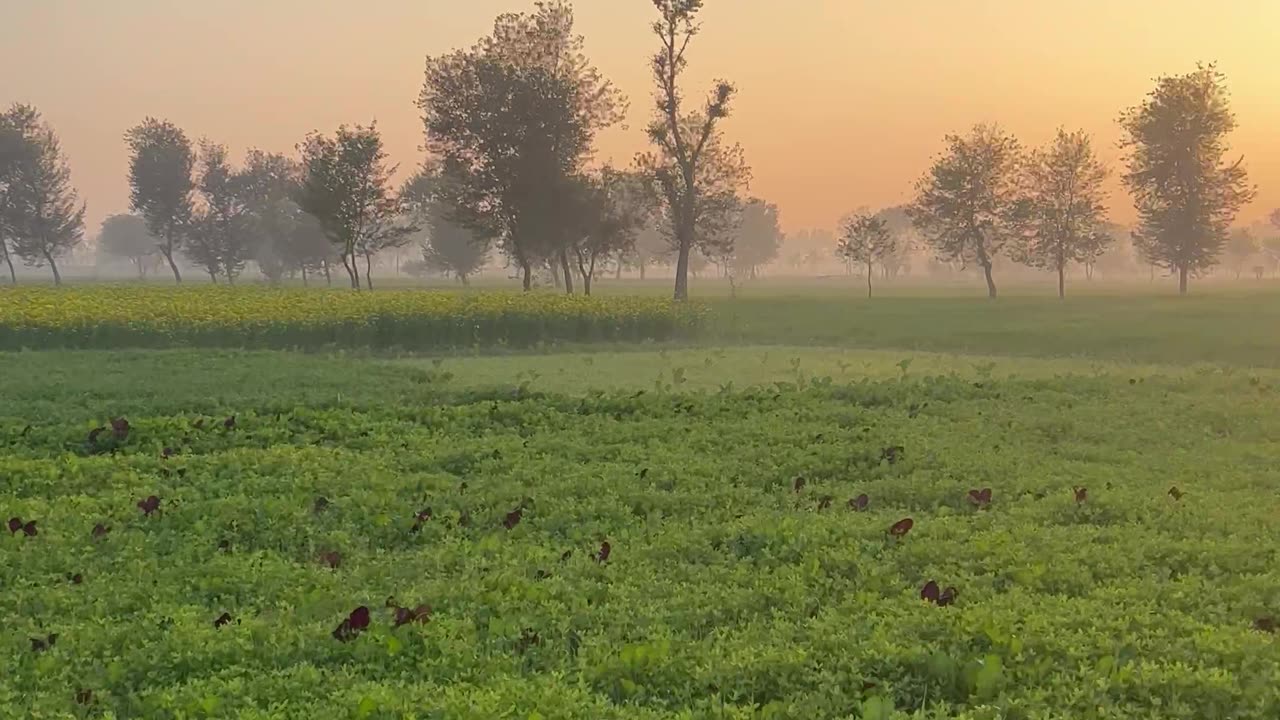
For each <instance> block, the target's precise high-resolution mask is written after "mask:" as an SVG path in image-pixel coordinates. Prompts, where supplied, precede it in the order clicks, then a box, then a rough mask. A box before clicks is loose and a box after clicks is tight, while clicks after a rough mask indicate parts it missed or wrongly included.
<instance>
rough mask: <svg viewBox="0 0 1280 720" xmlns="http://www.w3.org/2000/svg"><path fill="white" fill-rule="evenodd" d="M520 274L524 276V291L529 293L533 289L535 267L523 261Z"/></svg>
mask: <svg viewBox="0 0 1280 720" xmlns="http://www.w3.org/2000/svg"><path fill="white" fill-rule="evenodd" d="M520 274H521V275H523V276H524V281H523V285H524V291H525V292H529V291H530V290H532V289H533V267H532V266H531V265H530V264H529V263H528V262H524V261H522V262H521V263H520Z"/></svg>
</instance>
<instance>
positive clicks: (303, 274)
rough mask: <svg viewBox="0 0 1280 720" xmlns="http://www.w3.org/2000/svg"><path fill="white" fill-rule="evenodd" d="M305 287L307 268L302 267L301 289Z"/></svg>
mask: <svg viewBox="0 0 1280 720" xmlns="http://www.w3.org/2000/svg"><path fill="white" fill-rule="evenodd" d="M306 286H307V266H306V265H303V266H302V287H306Z"/></svg>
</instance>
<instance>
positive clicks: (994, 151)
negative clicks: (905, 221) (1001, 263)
mask: <svg viewBox="0 0 1280 720" xmlns="http://www.w3.org/2000/svg"><path fill="white" fill-rule="evenodd" d="M946 142H947V150H946V152H945V153H944V154H943V155H942V156H941V157H939V158H937V159H936V160H935V161H934V164H933V166H932V167H931V168H929V171H928V172H927V173H926V174H925V175H924V177H922V178H921V179H920V180H919V181H918V182H917V183H916V200H915V203H914V204H912V206H911V209H910V215H911V220H912V221H913V222H914V223H915V225H916V228H917V229H918V230H919V231H920V234H921V235H922V236H923V237H924V239H925V241H926V242H928V243H929V244H930V245H931V246H932V247H933V249H934V251H935V252H936V253H937V254H938V256H939V257H940V258H941V259H943V260H946V261H951V262H954V261H959V262H961V263H964V264H966V265H968V264H976V265H977V266H979V267H981V268H982V271H983V274H984V276H985V277H986V281H987V295H988V296H989V297H992V298H994V297H995V296H996V285H995V281H994V280H993V279H992V276H991V269H992V267H993V265H994V263H995V259H996V257H997V256H999V255H1000V254H1001V252H1002V251H1003V249H1004V246H1005V245H1006V244H1007V243H1008V242H1009V241H1010V240H1013V239H1015V238H1016V237H1017V236H1018V235H1019V234H1020V233H1021V231H1022V224H1023V219H1024V214H1025V211H1026V209H1025V203H1024V202H1023V197H1022V188H1021V183H1020V180H1021V174H1020V170H1021V168H1022V147H1021V145H1020V144H1019V143H1018V140H1017V139H1016V138H1014V137H1013V136H1012V135H1009V134H1007V133H1005V132H1004V131H1003V130H1001V129H1000V128H999V127H997V126H995V125H976V126H974V128H973V130H972V131H971V132H970V133H969V135H967V136H964V137H962V136H959V135H948V136H947V137H946Z"/></svg>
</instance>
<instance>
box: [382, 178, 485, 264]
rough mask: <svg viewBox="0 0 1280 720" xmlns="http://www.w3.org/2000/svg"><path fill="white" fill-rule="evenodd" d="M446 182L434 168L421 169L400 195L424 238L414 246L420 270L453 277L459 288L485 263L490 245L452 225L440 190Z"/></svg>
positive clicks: (449, 210) (463, 228)
mask: <svg viewBox="0 0 1280 720" xmlns="http://www.w3.org/2000/svg"><path fill="white" fill-rule="evenodd" d="M445 182H447V180H446V179H445V178H443V177H442V176H441V175H440V174H439V171H438V169H435V168H432V169H424V170H421V171H419V172H418V174H416V175H414V176H413V177H411V178H409V180H408V181H406V182H405V186H404V189H403V190H401V193H400V194H401V196H402V197H403V198H405V202H406V205H407V206H408V207H409V209H410V211H411V212H412V213H414V215H415V216H416V218H417V220H418V224H419V226H420V227H421V229H422V230H423V231H425V236H424V237H423V238H422V239H421V240H420V242H419V244H418V246H419V248H420V249H421V250H422V262H423V267H424V268H425V269H427V270H431V271H436V272H443V273H447V274H449V275H452V276H454V277H455V278H457V279H458V282H460V283H462V284H463V286H467V285H469V284H470V277H471V276H472V275H474V274H476V273H477V272H479V271H480V268H482V267H484V264H485V263H486V262H488V260H489V248H490V242H489V241H488V239H486V238H483V237H477V236H476V234H475V233H474V232H472V231H471V230H470V229H469V228H467V227H465V226H463V225H462V224H460V223H458V222H455V221H454V220H453V217H455V215H456V213H455V210H454V208H452V207H451V206H450V205H449V204H448V200H447V199H446V198H447V197H448V196H449V194H448V193H446V192H443V191H442V190H441V189H440V185H441V184H442V183H445Z"/></svg>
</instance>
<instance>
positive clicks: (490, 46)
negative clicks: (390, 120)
mask: <svg viewBox="0 0 1280 720" xmlns="http://www.w3.org/2000/svg"><path fill="white" fill-rule="evenodd" d="M418 106H419V107H420V108H421V109H422V111H423V122H424V128H425V130H426V137H427V145H428V147H429V148H430V149H431V150H432V151H433V152H434V153H435V154H436V155H437V156H438V157H439V159H440V162H441V165H442V167H441V171H442V173H443V174H444V175H445V176H446V177H448V178H449V179H450V182H448V183H445V184H443V185H441V187H440V189H441V190H442V191H445V192H447V193H448V196H447V197H445V198H443V199H444V200H445V202H446V203H447V204H448V205H449V206H451V207H452V208H453V211H454V214H455V215H456V217H455V218H453V219H454V220H455V221H456V222H459V223H461V224H462V225H464V226H466V227H468V228H470V229H471V230H472V231H473V232H475V233H476V235H477V236H479V237H482V238H485V239H491V240H493V241H496V242H497V244H498V247H499V248H500V249H501V250H502V252H503V253H505V254H506V255H507V257H508V258H510V259H511V260H512V261H513V263H514V264H515V265H516V266H517V267H518V268H519V269H520V272H521V275H522V278H523V284H524V288H525V290H529V289H530V288H531V287H532V282H533V277H532V276H533V269H534V267H535V266H538V265H541V264H542V263H544V262H548V261H553V262H556V263H558V265H559V266H560V267H561V268H562V271H563V272H564V273H565V275H566V276H569V277H571V276H570V275H569V252H570V247H571V244H572V242H573V240H574V238H573V237H571V236H570V234H569V233H568V232H567V231H566V228H568V227H569V226H571V225H572V224H573V220H574V218H573V211H574V209H575V208H577V207H578V206H579V202H578V201H579V200H580V192H579V190H580V187H581V186H580V183H579V182H578V178H577V175H578V174H579V172H580V171H581V169H582V166H583V163H584V161H585V160H586V158H587V156H588V154H589V152H590V150H591V146H592V143H593V141H594V138H595V135H596V133H597V132H598V131H599V130H601V129H603V128H606V127H609V126H611V125H613V124H615V123H616V122H618V121H619V120H621V119H622V117H623V111H624V103H623V101H622V98H621V95H620V94H619V93H618V92H617V90H616V89H615V88H614V87H613V86H612V85H611V84H610V83H609V82H608V81H606V80H604V79H603V78H602V77H601V75H600V74H599V72H598V71H597V70H596V69H595V68H594V67H593V66H592V65H591V64H590V62H589V60H588V59H587V57H586V55H585V53H584V52H583V39H582V37H581V36H580V35H577V34H575V33H574V31H573V12H572V9H571V7H570V6H569V5H567V4H565V3H562V2H545V3H543V2H540V3H538V4H537V5H536V10H535V12H533V13H528V14H525V13H509V14H505V15H501V16H499V17H498V19H497V20H496V21H495V23H494V29H493V33H492V34H491V35H489V36H488V37H485V38H482V39H481V40H480V41H479V42H478V43H477V44H476V45H475V46H473V47H472V48H470V49H468V50H459V51H456V52H453V53H451V54H447V55H442V56H438V57H433V58H428V60H427V69H426V77H425V80H424V83H423V88H422V92H421V94H420V96H419V100H418ZM567 280H568V283H569V285H570V287H571V279H569V278H568V277H567Z"/></svg>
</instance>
